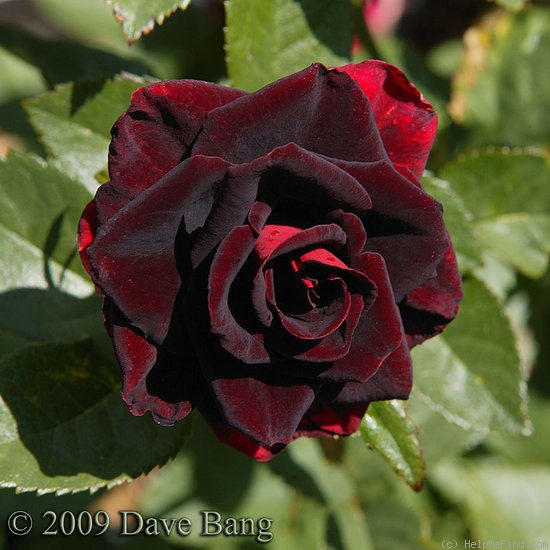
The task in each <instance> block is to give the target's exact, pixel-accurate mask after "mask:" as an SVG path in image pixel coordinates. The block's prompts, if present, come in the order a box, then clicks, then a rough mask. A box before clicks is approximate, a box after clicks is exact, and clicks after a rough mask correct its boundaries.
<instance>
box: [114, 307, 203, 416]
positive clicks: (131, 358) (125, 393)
mask: <svg viewBox="0 0 550 550" xmlns="http://www.w3.org/2000/svg"><path fill="white" fill-rule="evenodd" d="M106 312H109V313H107V323H108V326H109V331H110V333H111V337H112V339H113V345H114V349H115V353H116V357H117V360H118V362H119V364H120V366H121V368H122V373H123V383H122V398H123V399H124V401H125V402H126V403H127V404H128V406H129V407H130V410H131V412H132V414H134V415H136V416H141V415H143V414H145V413H146V412H151V414H152V415H153V417H154V418H155V420H156V421H157V422H158V423H161V424H164V425H172V424H174V423H175V422H176V421H178V420H181V419H182V418H184V417H185V416H187V415H188V414H189V413H190V412H191V409H192V400H193V399H195V398H196V391H194V390H195V383H194V382H193V377H194V373H196V372H197V371H196V361H195V360H194V359H193V357H191V356H187V357H183V356H177V355H172V354H169V353H166V352H164V351H162V350H159V349H157V348H156V347H155V346H153V345H152V344H150V343H149V342H147V340H146V339H145V338H143V337H142V336H140V335H139V334H138V333H137V332H136V331H135V330H133V329H132V328H131V327H130V326H128V325H127V323H125V322H124V320H123V319H122V317H121V316H120V314H119V313H116V309H115V308H113V307H112V306H109V302H107V308H106ZM159 377H162V379H161V380H159ZM159 382H160V385H159Z"/></svg>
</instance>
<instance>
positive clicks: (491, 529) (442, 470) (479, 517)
mask: <svg viewBox="0 0 550 550" xmlns="http://www.w3.org/2000/svg"><path fill="white" fill-rule="evenodd" d="M430 480H431V481H433V482H434V483H435V484H436V486H437V488H438V489H439V491H441V493H442V495H443V496H444V497H445V499H446V500H448V501H450V502H451V503H453V504H455V505H457V506H458V507H459V508H460V509H461V510H462V512H463V514H464V515H465V516H466V518H467V520H468V523H469V527H470V532H471V539H472V540H473V539H476V540H479V539H481V540H482V541H491V540H498V541H510V543H512V541H514V543H515V544H518V546H517V547H521V546H519V544H520V541H529V543H530V545H532V546H528V545H527V544H525V545H524V546H525V548H527V547H533V548H544V547H545V546H544V545H547V544H548V540H550V523H549V522H548V509H549V507H550V468H548V466H543V465H539V466H533V465H523V466H520V467H518V466H512V465H509V464H506V463H503V462H502V461H497V460H495V458H494V457H493V458H492V459H485V460H480V459H478V460H475V461H470V462H466V461H455V462H450V463H444V464H441V465H439V466H438V467H437V468H436V469H435V470H434V472H433V475H432V477H431V478H430ZM506 546H508V544H506ZM506 546H504V548H506ZM510 548H513V546H512V545H510Z"/></svg>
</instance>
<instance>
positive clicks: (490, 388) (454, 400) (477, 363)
mask: <svg viewBox="0 0 550 550" xmlns="http://www.w3.org/2000/svg"><path fill="white" fill-rule="evenodd" d="M463 288H464V299H463V301H462V303H461V308H460V311H459V314H458V316H457V318H456V319H455V320H454V321H453V322H452V323H451V324H450V325H449V327H447V329H446V330H445V332H444V333H443V334H442V335H441V336H438V337H436V338H433V339H431V340H428V341H426V342H424V343H423V344H422V345H421V346H417V347H416V348H414V349H413V351H412V355H413V361H414V364H415V387H414V391H415V392H416V396H417V397H418V398H419V399H421V401H422V402H424V403H425V404H426V405H427V406H428V407H429V408H430V409H432V410H434V411H436V412H439V413H440V414H442V415H443V416H444V417H445V418H446V419H447V420H448V421H449V422H452V423H455V424H457V425H458V426H460V427H462V428H464V429H466V430H475V431H477V432H480V433H481V434H485V435H487V434H488V433H489V432H490V431H495V432H500V433H505V434H514V435H517V434H528V433H530V429H531V428H530V424H529V421H528V419H527V395H526V386H525V378H526V373H525V372H524V371H523V369H522V365H521V364H520V359H519V356H518V352H517V349H516V345H515V335H514V333H513V331H512V328H511V326H510V322H509V321H508V319H507V317H506V316H505V315H504V313H503V309H502V306H501V304H500V302H499V301H498V299H497V298H495V297H494V296H493V295H492V294H491V293H490V292H489V291H488V290H487V289H486V288H485V287H484V285H483V284H482V283H481V282H479V281H477V280H475V279H467V280H465V281H464V284H463Z"/></svg>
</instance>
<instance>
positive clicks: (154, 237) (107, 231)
mask: <svg viewBox="0 0 550 550" xmlns="http://www.w3.org/2000/svg"><path fill="white" fill-rule="evenodd" d="M226 169H227V163H225V162H224V161H222V160H221V159H216V158H205V157H193V158H191V159H189V160H187V161H185V162H183V163H181V164H180V165H178V166H177V167H176V168H175V169H173V170H172V171H171V172H169V173H168V174H166V176H165V177H164V178H162V179H161V180H160V181H159V182H157V183H156V184H155V185H154V187H151V188H149V189H148V190H147V191H145V192H143V193H141V194H140V195H139V196H138V197H137V198H136V199H135V200H133V201H132V202H131V203H129V204H128V205H127V206H126V207H125V208H123V209H122V210H120V211H119V212H118V213H117V214H116V215H115V216H113V217H112V218H111V219H110V220H109V221H108V222H107V223H105V224H103V225H102V226H101V227H100V228H99V229H98V231H97V234H96V237H95V240H94V242H93V243H92V244H91V245H90V246H89V247H88V248H87V252H86V253H87V257H88V259H89V261H90V265H91V274H92V278H93V280H94V282H95V284H96V285H97V286H98V287H99V288H100V289H101V291H102V292H103V293H104V294H105V295H107V296H109V298H110V299H111V300H112V301H113V302H114V303H115V304H116V306H117V307H118V308H119V310H120V311H123V312H124V314H125V315H126V317H127V318H128V320H129V321H130V322H131V323H132V324H133V325H134V326H136V327H138V328H139V329H141V331H143V333H144V335H145V336H146V337H148V338H151V339H152V340H153V341H155V342H157V343H159V344H160V343H161V342H162V341H163V340H164V338H165V337H166V334H167V332H168V329H169V325H170V321H171V318H172V313H173V310H174V303H175V300H176V297H177V295H178V292H179V290H180V287H181V284H182V282H181V277H180V271H181V268H180V266H179V265H178V260H177V259H176V256H175V254H174V246H175V243H176V240H177V237H178V234H180V235H181V233H182V232H183V233H184V234H190V233H192V232H193V231H194V230H196V229H197V228H198V227H200V226H201V225H202V224H203V223H204V221H205V219H206V217H207V215H208V212H209V211H210V208H211V205H212V203H213V200H214V196H215V193H216V189H217V188H218V187H219V186H220V185H221V182H222V181H223V178H224V175H225V172H226ZM179 240H180V242H181V241H182V239H181V238H180V239H179ZM182 254H184V251H182Z"/></svg>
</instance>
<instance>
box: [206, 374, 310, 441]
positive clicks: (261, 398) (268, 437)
mask: <svg viewBox="0 0 550 550" xmlns="http://www.w3.org/2000/svg"><path fill="white" fill-rule="evenodd" d="M220 370H221V369H220V368H219V367H218V365H216V368H214V369H213V371H214V372H216V374H215V376H216V377H217V378H216V379H213V380H212V381H211V387H212V391H213V393H214V395H215V396H216V399H217V402H218V404H219V405H220V407H221V410H222V415H223V417H224V418H225V419H226V421H227V423H228V424H229V425H231V426H232V427H233V428H235V429H236V430H238V431H240V432H241V433H244V434H245V435H248V436H249V437H251V438H252V439H254V440H255V441H257V442H259V443H261V444H262V445H264V446H265V445H267V446H271V445H275V444H283V445H286V444H288V443H290V441H292V438H293V436H294V433H295V432H296V429H297V427H298V424H299V423H300V420H301V419H302V417H303V416H304V413H305V412H306V411H307V409H308V408H309V406H310V405H311V403H312V402H313V399H314V397H315V393H314V390H313V389H312V388H311V387H310V386H309V385H299V384H296V385H289V384H288V380H282V379H279V380H273V381H272V382H271V383H266V382H264V381H262V380H260V379H258V377H248V378H231V375H230V374H229V373H227V374H226V375H223V376H220V374H219V371H220ZM212 374H213V373H212ZM273 378H274V377H273Z"/></svg>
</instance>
